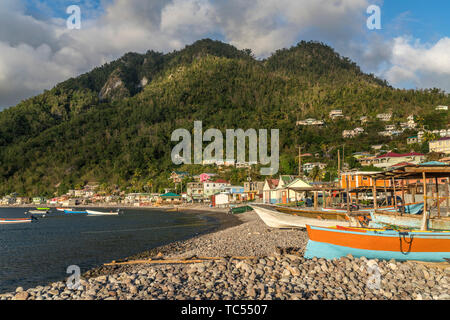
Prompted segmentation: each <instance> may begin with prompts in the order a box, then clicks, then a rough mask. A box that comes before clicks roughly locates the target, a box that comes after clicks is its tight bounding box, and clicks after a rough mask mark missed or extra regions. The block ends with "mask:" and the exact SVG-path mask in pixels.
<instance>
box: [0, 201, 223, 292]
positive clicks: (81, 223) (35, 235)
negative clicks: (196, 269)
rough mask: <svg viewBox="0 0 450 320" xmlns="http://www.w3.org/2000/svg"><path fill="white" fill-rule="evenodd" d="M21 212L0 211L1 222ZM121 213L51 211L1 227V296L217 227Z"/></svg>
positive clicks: (184, 217) (189, 217) (185, 217)
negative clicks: (91, 214)
mask: <svg viewBox="0 0 450 320" xmlns="http://www.w3.org/2000/svg"><path fill="white" fill-rule="evenodd" d="M100 210H101V209H100ZM25 211H26V209H23V208H0V218H23V217H25V215H24V212H25ZM123 212H124V214H123V215H120V216H95V217H88V216H86V215H82V214H81V215H80V214H73V215H66V214H64V213H57V212H54V211H52V213H50V214H49V215H48V216H47V217H46V218H42V219H39V220H38V222H35V223H28V224H16V225H0V293H4V292H8V291H14V290H15V289H16V288H17V287H18V286H22V287H24V288H28V287H32V286H37V285H46V284H48V283H49V282H51V281H59V280H63V279H65V278H66V277H67V276H68V274H66V269H67V267H68V266H69V265H78V266H79V267H80V268H81V271H82V272H85V271H87V270H89V269H90V268H92V267H95V266H98V265H100V264H103V263H105V262H110V261H111V260H116V259H121V258H125V257H127V256H130V255H133V254H136V253H139V252H142V251H146V250H149V249H152V248H155V247H157V246H160V245H164V244H167V243H170V242H173V241H177V240H182V239H186V238H189V237H191V236H193V235H195V234H198V233H201V232H205V231H208V230H210V229H212V228H215V227H217V226H218V221H217V220H213V219H210V218H208V219H207V218H205V217H202V216H197V215H194V214H189V213H183V212H166V211H158V210H143V209H124V210H123Z"/></svg>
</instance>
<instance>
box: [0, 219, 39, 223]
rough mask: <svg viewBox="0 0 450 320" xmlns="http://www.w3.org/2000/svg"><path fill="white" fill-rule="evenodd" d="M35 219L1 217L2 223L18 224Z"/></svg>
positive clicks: (0, 221)
mask: <svg viewBox="0 0 450 320" xmlns="http://www.w3.org/2000/svg"><path fill="white" fill-rule="evenodd" d="M32 221H33V218H19V219H13V218H0V224H17V223H30V222H32Z"/></svg>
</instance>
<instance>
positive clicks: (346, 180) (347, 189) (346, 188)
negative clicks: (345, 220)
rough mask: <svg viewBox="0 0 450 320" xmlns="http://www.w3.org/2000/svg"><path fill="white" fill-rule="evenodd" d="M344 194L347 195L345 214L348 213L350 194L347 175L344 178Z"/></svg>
mask: <svg viewBox="0 0 450 320" xmlns="http://www.w3.org/2000/svg"><path fill="white" fill-rule="evenodd" d="M345 192H346V193H347V213H349V212H350V194H349V186H348V175H346V176H345Z"/></svg>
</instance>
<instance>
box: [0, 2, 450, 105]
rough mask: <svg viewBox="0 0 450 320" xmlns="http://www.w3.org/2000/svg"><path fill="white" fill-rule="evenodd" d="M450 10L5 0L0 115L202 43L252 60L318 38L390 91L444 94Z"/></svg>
mask: <svg viewBox="0 0 450 320" xmlns="http://www.w3.org/2000/svg"><path fill="white" fill-rule="evenodd" d="M73 5H76V6H78V7H79V9H80V28H79V29H76V28H75V29H73V28H68V25H67V20H70V22H71V23H72V24H73V22H75V21H76V20H73V19H69V17H70V16H71V15H72V13H73V12H69V13H67V8H68V7H69V6H73ZM373 5H375V6H378V8H379V9H380V11H379V13H380V14H379V19H376V20H374V19H373V18H374V16H373V15H374V11H372V10H369V11H368V8H369V7H370V8H371V6H373ZM449 12H450V1H448V0H430V1H424V0H252V1H244V0H1V1H0V110H1V109H3V108H7V107H9V106H13V105H16V104H17V103H19V102H20V101H21V100H23V99H26V98H29V97H32V96H34V95H37V94H39V93H42V92H43V90H45V89H51V88H52V87H53V86H54V85H56V84H57V83H59V82H61V81H64V80H66V79H68V78H70V77H74V76H77V75H80V74H82V73H84V72H87V71H89V70H91V69H93V68H94V67H96V66H100V65H102V64H104V63H106V62H109V61H112V60H114V59H117V58H119V57H121V56H122V55H123V54H124V53H126V52H130V51H132V52H140V53H144V52H146V51H147V50H150V49H151V50H156V51H161V52H170V51H173V50H177V49H182V48H183V47H184V46H185V45H187V44H191V43H193V42H194V41H196V40H199V39H203V38H212V39H216V40H222V41H225V42H227V43H230V44H232V45H234V46H236V47H237V48H239V49H246V48H250V49H252V51H253V53H254V54H255V55H256V56H257V57H258V58H265V57H268V56H270V55H271V54H272V53H273V52H275V51H276V50H277V49H281V48H288V47H291V46H294V45H295V44H296V43H298V42H299V41H301V40H307V41H308V40H315V41H321V42H324V43H326V44H328V45H330V46H332V47H333V48H335V50H336V51H337V52H338V53H340V54H341V55H342V56H346V57H349V58H350V59H352V60H353V61H355V62H356V63H357V64H358V65H360V66H361V68H362V70H363V71H364V72H367V73H374V74H375V75H377V76H379V77H380V78H383V79H386V80H387V81H388V82H389V83H390V84H391V85H392V86H394V87H397V88H407V89H411V88H412V89H415V88H419V89H420V88H434V87H436V88H440V89H442V90H445V91H446V92H450V19H448V13H449ZM368 20H369V22H370V23H369V25H371V24H374V22H376V21H379V22H380V24H379V25H380V29H377V28H375V29H373V28H370V29H369V28H368ZM375 25H376V24H375Z"/></svg>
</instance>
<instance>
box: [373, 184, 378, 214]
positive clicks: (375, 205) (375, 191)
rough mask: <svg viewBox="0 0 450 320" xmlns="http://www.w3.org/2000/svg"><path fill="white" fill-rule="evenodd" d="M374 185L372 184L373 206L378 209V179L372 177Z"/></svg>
mask: <svg viewBox="0 0 450 320" xmlns="http://www.w3.org/2000/svg"><path fill="white" fill-rule="evenodd" d="M372 181H373V186H372V193H373V208H374V209H375V211H377V209H378V203H377V179H375V178H374V179H372Z"/></svg>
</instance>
